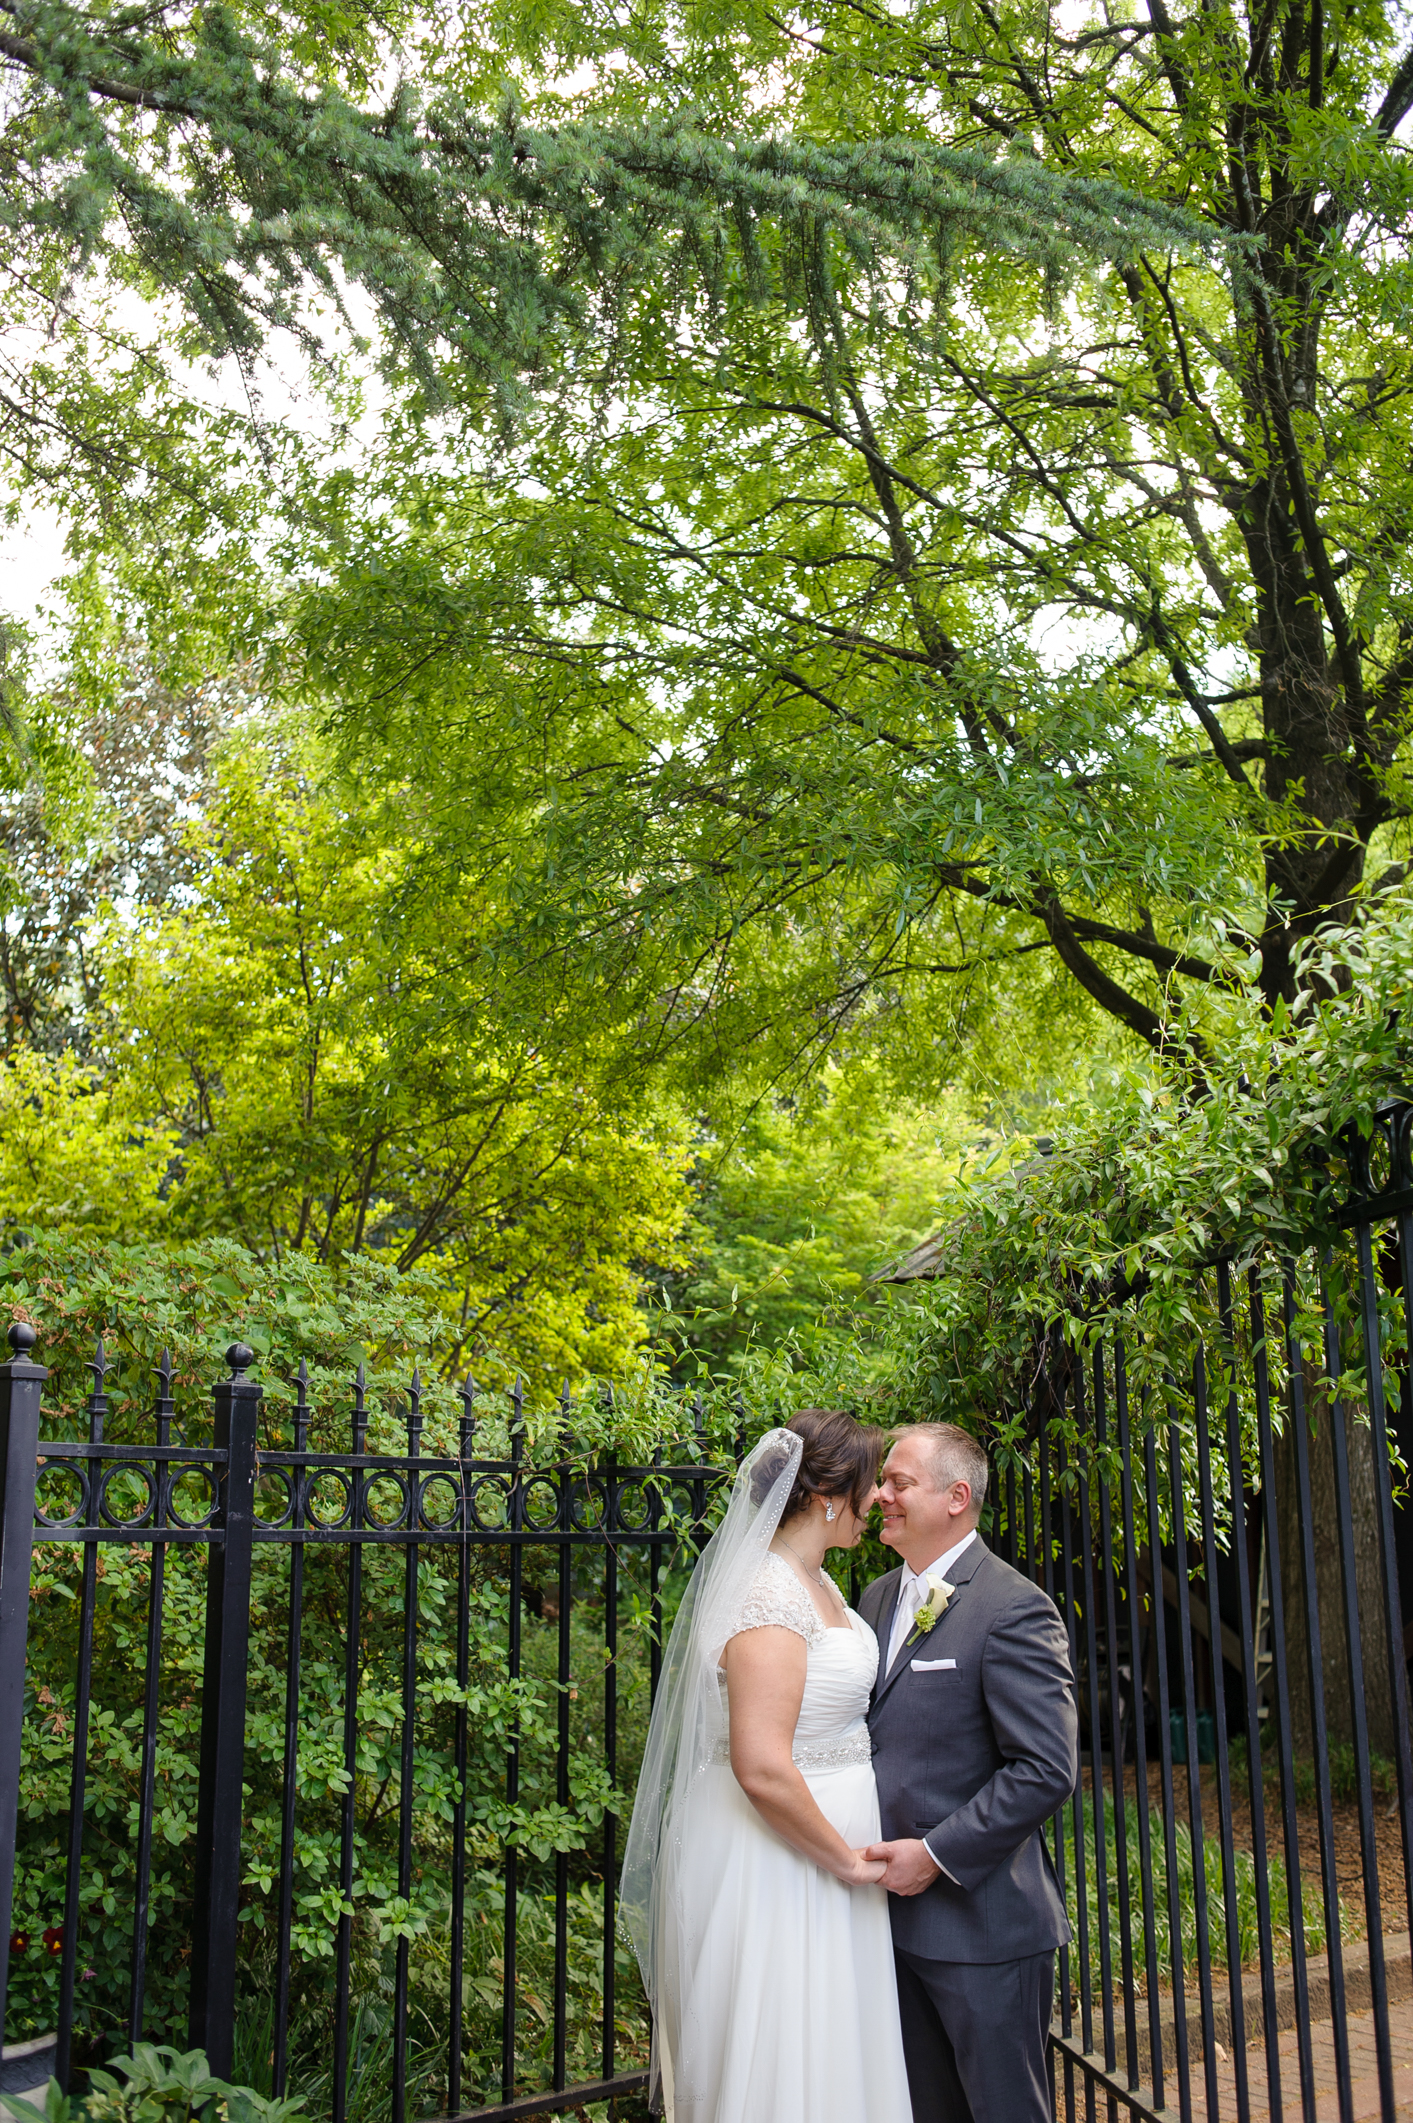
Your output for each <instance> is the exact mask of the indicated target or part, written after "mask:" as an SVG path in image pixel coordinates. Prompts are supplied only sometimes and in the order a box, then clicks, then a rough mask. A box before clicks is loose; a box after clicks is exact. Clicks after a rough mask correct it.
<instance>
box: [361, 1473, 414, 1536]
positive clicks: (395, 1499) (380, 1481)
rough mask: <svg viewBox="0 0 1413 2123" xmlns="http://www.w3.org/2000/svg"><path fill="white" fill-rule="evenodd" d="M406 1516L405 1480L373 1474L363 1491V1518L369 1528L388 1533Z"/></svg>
mask: <svg viewBox="0 0 1413 2123" xmlns="http://www.w3.org/2000/svg"><path fill="white" fill-rule="evenodd" d="M406 1516H407V1480H406V1477H405V1476H403V1475H401V1474H375V1475H374V1476H373V1478H372V1480H371V1481H369V1482H368V1483H366V1484H365V1486H364V1490H363V1517H364V1521H365V1523H366V1524H367V1525H369V1526H378V1527H380V1528H381V1529H382V1530H383V1531H384V1532H389V1531H391V1529H392V1528H393V1527H394V1526H400V1525H401V1524H402V1522H403V1520H404V1519H405V1518H406Z"/></svg>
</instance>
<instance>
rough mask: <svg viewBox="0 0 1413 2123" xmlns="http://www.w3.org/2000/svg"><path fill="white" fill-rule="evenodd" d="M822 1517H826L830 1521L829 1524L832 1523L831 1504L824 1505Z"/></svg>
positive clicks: (832, 1510)
mask: <svg viewBox="0 0 1413 2123" xmlns="http://www.w3.org/2000/svg"><path fill="white" fill-rule="evenodd" d="M824 1516H825V1517H826V1518H827V1519H828V1520H830V1522H831V1523H832V1522H833V1518H834V1506H833V1505H832V1504H826V1505H825V1507H824Z"/></svg>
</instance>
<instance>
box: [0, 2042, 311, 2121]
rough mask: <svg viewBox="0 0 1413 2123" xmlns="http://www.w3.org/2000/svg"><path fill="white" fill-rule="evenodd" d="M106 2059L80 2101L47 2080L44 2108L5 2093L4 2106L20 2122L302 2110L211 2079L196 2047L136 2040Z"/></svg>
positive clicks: (269, 2117) (273, 2114)
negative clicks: (127, 2050)
mask: <svg viewBox="0 0 1413 2123" xmlns="http://www.w3.org/2000/svg"><path fill="white" fill-rule="evenodd" d="M110 2061H111V2069H110V2070H108V2071H90V2072H89V2074H88V2082H89V2092H88V2093H87V2095H86V2096H85V2097H84V2098H83V2099H82V2100H78V2101H76V2100H72V2099H71V2098H70V2097H69V2096H68V2095H67V2094H65V2093H64V2092H63V2091H62V2089H61V2088H60V2086H59V2082H58V2080H57V2079H51V2080H50V2081H49V2087H48V2091H47V2092H46V2094H45V2097H44V2106H43V2108H40V2107H38V2106H36V2104H35V2103H34V2102H32V2101H25V2100H22V2099H20V2098H19V2097H18V2096H17V2095H15V2094H7V2095H6V2106H7V2107H8V2108H10V2109H11V2110H12V2111H13V2112H14V2114H15V2116H16V2117H17V2118H18V2119H19V2123H286V2118H288V2117H291V2116H296V2115H301V2114H302V2113H303V2110H304V2103H303V2101H302V2100H298V2099H296V2100H291V2101H267V2100H266V2099H265V2098H264V2096H263V2095H262V2094H257V2093H253V2092H252V2091H251V2089H250V2088H249V2087H248V2086H231V2085H229V2084H228V2083H227V2082H226V2080H224V2079H216V2078H213V2077H212V2075H211V2068H210V2066H209V2065H208V2064H207V2061H206V2055H205V2052H204V2051H203V2050H200V2049H192V2050H188V2051H187V2052H185V2054H183V2052H182V2051H181V2050H177V2049H167V2048H164V2047H159V2046H157V2045H155V2044H154V2043H151V2042H139V2043H138V2044H137V2045H136V2047H135V2048H134V2050H133V2053H132V2055H131V2056H130V2057H114V2058H112V2059H111V2060H110ZM114 2073H117V2074H118V2076H117V2077H116V2078H115V2077H114Z"/></svg>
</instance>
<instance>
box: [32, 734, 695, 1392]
mask: <svg viewBox="0 0 1413 2123" xmlns="http://www.w3.org/2000/svg"><path fill="white" fill-rule="evenodd" d="M100 823H101V819H100ZM129 823H130V824H131V823H132V822H131V821H130V822H129ZM168 823H169V824H170V823H171V821H168ZM154 840H155V841H156V843H157V845H156V846H155V847H154V848H152V849H149V851H148V859H147V867H146V870H145V871H143V872H141V873H140V874H139V876H138V877H137V879H136V880H135V881H134V880H133V878H132V877H131V875H130V873H125V872H124V871H123V869H122V864H121V860H120V858H121V855H122V849H123V839H122V835H121V834H120V835H119V836H118V838H117V842H116V852H115V851H114V848H113V846H112V845H110V844H107V843H105V842H104V840H103V839H102V836H101V833H100V832H99V831H98V830H97V827H95V831H94V837H93V840H92V842H91V845H90V847H89V852H88V855H87V860H88V863H89V866H90V869H92V870H93V872H94V874H95V875H97V876H98V877H100V878H103V877H112V876H114V875H115V874H116V875H118V876H119V877H122V876H124V875H126V876H128V881H129V882H130V883H133V882H135V883H136V885H137V886H138V887H139V888H140V886H141V884H142V882H143V881H144V878H145V879H146V881H147V882H149V883H150V884H151V886H152V892H151V896H150V897H146V898H145V897H143V896H142V893H141V890H140V889H136V890H134V891H133V892H131V893H130V894H129V896H127V897H126V898H125V899H123V900H121V901H120V902H119V903H118V905H117V907H116V908H115V907H114V906H111V905H110V907H109V908H108V912H107V917H106V926H104V925H101V924H100V923H99V920H98V915H99V911H100V910H99V908H98V907H96V906H95V905H94V904H93V902H92V900H91V899H90V900H89V901H88V903H87V934H88V956H87V961H86V963H87V965H88V969H89V976H90V981H91V985H92V989H93V995H92V999H91V1006H90V1008H89V1010H88V1013H87V1020H86V1022H87V1023H88V1024H89V1025H90V1027H91V1029H92V1032H93V1038H92V1042H91V1060H90V1061H89V1062H88V1063H86V1064H80V1063H79V1062H78V1061H77V1060H76V1059H75V1057H74V1056H73V1055H72V1054H71V1053H70V1054H62V1055H60V1056H58V1057H56V1058H55V1057H49V1056H46V1055H44V1054H43V1053H41V1052H39V1051H37V1050H36V1049H35V1048H34V1047H33V1046H20V1047H17V1048H16V1050H15V1051H14V1053H13V1054H12V1055H11V1057H10V1061H9V1065H8V1067H7V1068H6V1069H5V1070H4V1072H3V1074H0V1113H3V1118H4V1121H5V1126H4V1127H3V1129H0V1215H3V1217H4V1219H5V1224H6V1227H7V1229H8V1230H9V1232H10V1234H11V1237H12V1239H13V1236H14V1234H15V1233H16V1232H20V1233H23V1232H27V1231H33V1230H35V1229H45V1228H49V1229H54V1230H61V1231H67V1232H70V1233H75V1234H79V1233H81V1234H84V1235H86V1236H89V1237H92V1238H95V1239H104V1238H114V1237H116V1238H136V1237H139V1236H143V1235H151V1236H161V1237H165V1239H166V1240H167V1241H168V1242H169V1243H173V1244H176V1243H179V1242H181V1241H183V1240H191V1239H203V1238H207V1237H221V1238H228V1239H236V1240H238V1241H239V1242H240V1243H241V1244H243V1245H244V1246H245V1247H246V1248H247V1249H248V1250H249V1251H250V1252H251V1253H252V1254H254V1255H255V1256H257V1257H258V1258H260V1259H263V1260H268V1261H271V1262H274V1263H278V1262H280V1261H281V1260H284V1259H288V1258H291V1257H294V1258H298V1257H300V1256H303V1257H306V1258H307V1259H309V1260H311V1261H314V1262H320V1263H326V1264H328V1265H329V1266H330V1267H331V1268H333V1269H334V1270H335V1271H336V1273H337V1275H338V1277H339V1278H340V1279H341V1280H342V1279H344V1278H346V1276H347V1274H348V1273H349V1268H350V1264H351V1263H355V1262H356V1261H358V1260H359V1259H360V1258H364V1257H366V1258H367V1259H368V1260H369V1261H370V1262H373V1263H380V1264H383V1265H385V1266H386V1267H387V1268H388V1269H389V1270H390V1271H395V1272H397V1273H398V1274H402V1275H407V1274H411V1273H413V1272H414V1271H415V1272H416V1274H417V1276H418V1278H419V1286H420V1287H422V1288H423V1289H424V1290H426V1291H434V1292H435V1293H436V1297H435V1302H436V1305H437V1308H438V1310H439V1311H440V1313H441V1315H442V1325H441V1327H440V1329H439V1331H438V1336H437V1340H438V1344H439V1354H440V1357H441V1359H442V1361H443V1363H444V1364H445V1365H446V1366H448V1367H455V1366H460V1367H462V1368H465V1366H466V1365H467V1364H469V1363H471V1362H472V1361H473V1360H474V1361H475V1362H476V1364H477V1366H478V1368H479V1369H480V1370H482V1371H483V1372H484V1371H485V1370H486V1367H487V1366H488V1365H490V1366H492V1368H493V1370H494V1369H495V1366H497V1365H501V1366H503V1365H505V1364H510V1365H518V1366H519V1367H521V1368H523V1369H524V1370H525V1371H526V1372H527V1374H528V1375H529V1376H530V1379H531V1381H532V1383H533V1385H534V1387H535V1388H536V1390H537V1391H539V1392H549V1393H553V1392H554V1391H556V1390H557V1389H558V1387H559V1385H560V1383H561V1381H562V1380H563V1379H565V1378H566V1377H568V1378H571V1379H576V1380H577V1379H580V1378H582V1377H583V1376H584V1375H585V1374H586V1373H588V1372H602V1373H615V1374H616V1373H619V1372H621V1371H622V1370H623V1369H624V1367H625V1365H626V1364H627V1363H628V1362H629V1359H630V1357H631V1353H632V1351H633V1350H634V1348H635V1347H636V1346H637V1344H638V1343H639V1342H640V1341H641V1340H642V1338H643V1335H644V1332H645V1323H644V1320H643V1318H642V1315H641V1313H640V1310H639V1306H638V1295H639V1289H640V1286H641V1281H642V1277H643V1274H644V1272H645V1271H646V1270H647V1269H648V1268H649V1267H651V1266H654V1265H656V1266H658V1267H660V1268H668V1267H670V1266H671V1265H672V1264H673V1262H674V1261H675V1259H676V1258H677V1253H678V1234H679V1232H680V1230H681V1227H682V1225H683V1223H684V1221H685V1217H686V1213H687V1196H686V1191H685V1186H684V1180H683V1171H684V1166H685V1163H686V1152H685V1145H684V1143H683V1140H682V1133H681V1129H680V1127H679V1126H678V1125H677V1124H676V1123H675V1122H674V1121H673V1119H672V1117H671V1113H670V1109H668V1108H666V1107H662V1108H661V1109H660V1110H659V1109H658V1108H650V1107H645V1106H643V1105H642V1104H641V1102H638V1103H636V1104H634V1105H632V1106H631V1107H630V1106H629V1105H628V1104H626V1103H625V1102H624V1101H623V1100H622V1099H621V1098H618V1097H617V1096H615V1094H614V1090H613V1086H612V1083H611V1080H610V1079H609V1077H608V1076H607V1074H606V1073H605V1072H604V1071H602V1070H600V1071H599V1072H598V1074H597V1075H595V1074H593V1073H592V1068H591V1065H592V1059H593V1057H592V1054H591V1053H590V1052H589V1051H588V1050H587V1049H586V1046H585V1043H584V1042H583V1041H579V1042H578V1043H577V1045H576V1049H575V1053H574V1055H573V1057H572V1066H570V1065H569V1064H568V1063H567V1062H566V1060H565V1058H564V1056H563V1054H562V1053H561V1051H560V1048H561V1047H562V1044H563V1043H562V1041H560V1040H559V1036H558V1034H557V1030H556V1026H555V1022H554V1015H553V1012H552V1010H550V1009H549V1008H548V1007H547V1008H546V1010H545V1012H544V1014H543V1017H542V1020H541V1023H540V1025H539V1027H538V1028H537V1035H536V1036H535V1037H534V1038H526V1037H524V1036H523V1035H522V1032H521V1030H520V1029H519V1028H518V1027H511V1028H509V1029H508V1030H507V1029H506V1028H504V1027H502V1025H501V1024H500V1023H499V1021H498V1015H497V999H496V995H495V991H494V987H493V985H492V984H491V983H490V982H488V980H487V979H486V977H485V973H486V969H485V967H484V966H483V965H482V963H481V962H480V959H479V957H478V952H477V948H476V945H477V932H478V928H479V925H480V924H481V923H482V922H483V921H484V920H485V918H486V910H485V908H484V907H480V906H477V905H475V904H473V903H470V902H467V901H464V900H463V901H462V902H461V903H460V904H449V903H447V902H446V901H445V900H443V899H441V898H439V897H437V896H436V895H435V894H433V893H430V892H428V891H426V890H425V889H424V888H423V883H422V880H420V879H419V877H418V875H417V866H416V855H417V842H416V837H415V800H414V796H413V793H412V792H411V791H410V790H409V789H407V788H406V787H405V786H403V787H398V786H392V785H384V786H378V787H374V788H373V789H371V790H369V791H363V792H360V791H359V790H358V789H357V788H356V787H355V786H353V785H350V784H346V783H344V784H341V783H339V782H338V781H337V780H335V779H334V778H333V777H332V776H331V775H330V774H329V773H328V771H327V767H326V763H325V762H324V761H323V759H322V756H321V750H320V747H319V746H318V745H317V744H315V743H314V742H312V741H311V740H310V739H309V738H308V737H307V736H306V735H305V734H304V733H303V732H302V731H301V730H300V729H299V728H298V726H297V725H296V724H294V723H292V722H291V721H290V720H289V719H288V718H285V719H284V720H283V721H281V720H280V719H279V718H270V717H265V718H263V719H261V718H259V717H255V716H253V715H252V714H250V713H249V712H248V713H247V715H246V718H245V719H244V721H243V722H240V723H238V724H237V725H236V726H235V727H234V728H231V727H227V729H226V730H225V732H224V734H223V736H222V737H221V740H220V742H219V744H218V745H217V746H216V749H215V752H214V755H213V758H212V760H211V762H210V769H209V781H208V783H207V785H206V787H205V791H204V797H203V800H202V801H201V803H200V805H199V807H198V809H197V815H196V817H195V818H194V819H189V820H187V821H186V822H185V823H180V822H178V823H177V824H176V825H175V826H174V828H173V831H172V833H171V835H170V841H171V845H170V847H169V848H168V854H167V859H165V860H163V859H162V857H161V840H162V836H161V835H160V834H157V835H154ZM174 868H175V869H176V870H177V871H179V874H180V884H181V889H180V891H179V892H175V893H174V892H173V891H172V890H171V889H169V886H170V883H171V873H172V871H173V869H174ZM85 874H87V873H85ZM495 1375H499V1372H498V1370H496V1371H495Z"/></svg>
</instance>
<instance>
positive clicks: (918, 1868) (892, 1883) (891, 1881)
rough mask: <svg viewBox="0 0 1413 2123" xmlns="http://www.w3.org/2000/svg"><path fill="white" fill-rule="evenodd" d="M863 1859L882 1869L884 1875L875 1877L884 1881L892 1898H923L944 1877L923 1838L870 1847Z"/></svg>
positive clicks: (876, 1844)
mask: <svg viewBox="0 0 1413 2123" xmlns="http://www.w3.org/2000/svg"><path fill="white" fill-rule="evenodd" d="M861 1856H862V1857H863V1858H864V1859H866V1860H867V1861H868V1863H870V1864H871V1865H872V1864H878V1865H881V1866H882V1868H883V1870H882V1872H881V1873H878V1874H876V1875H875V1877H876V1878H878V1879H881V1880H882V1882H883V1885H884V1886H885V1887H886V1888H887V1890H888V1892H889V1894H905V1895H910V1894H922V1893H923V1892H924V1891H925V1890H926V1889H927V1888H929V1887H930V1886H931V1885H932V1883H933V1881H934V1880H938V1879H940V1878H941V1877H942V1868H941V1866H940V1865H939V1864H938V1863H937V1861H936V1859H935V1858H934V1857H933V1856H932V1853H931V1852H930V1851H929V1849H928V1847H927V1845H926V1843H924V1842H923V1840H922V1838H921V1837H920V1836H904V1837H902V1838H900V1840H899V1841H898V1842H896V1843H870V1844H869V1846H868V1848H867V1849H866V1850H864V1851H863V1852H861Z"/></svg>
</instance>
